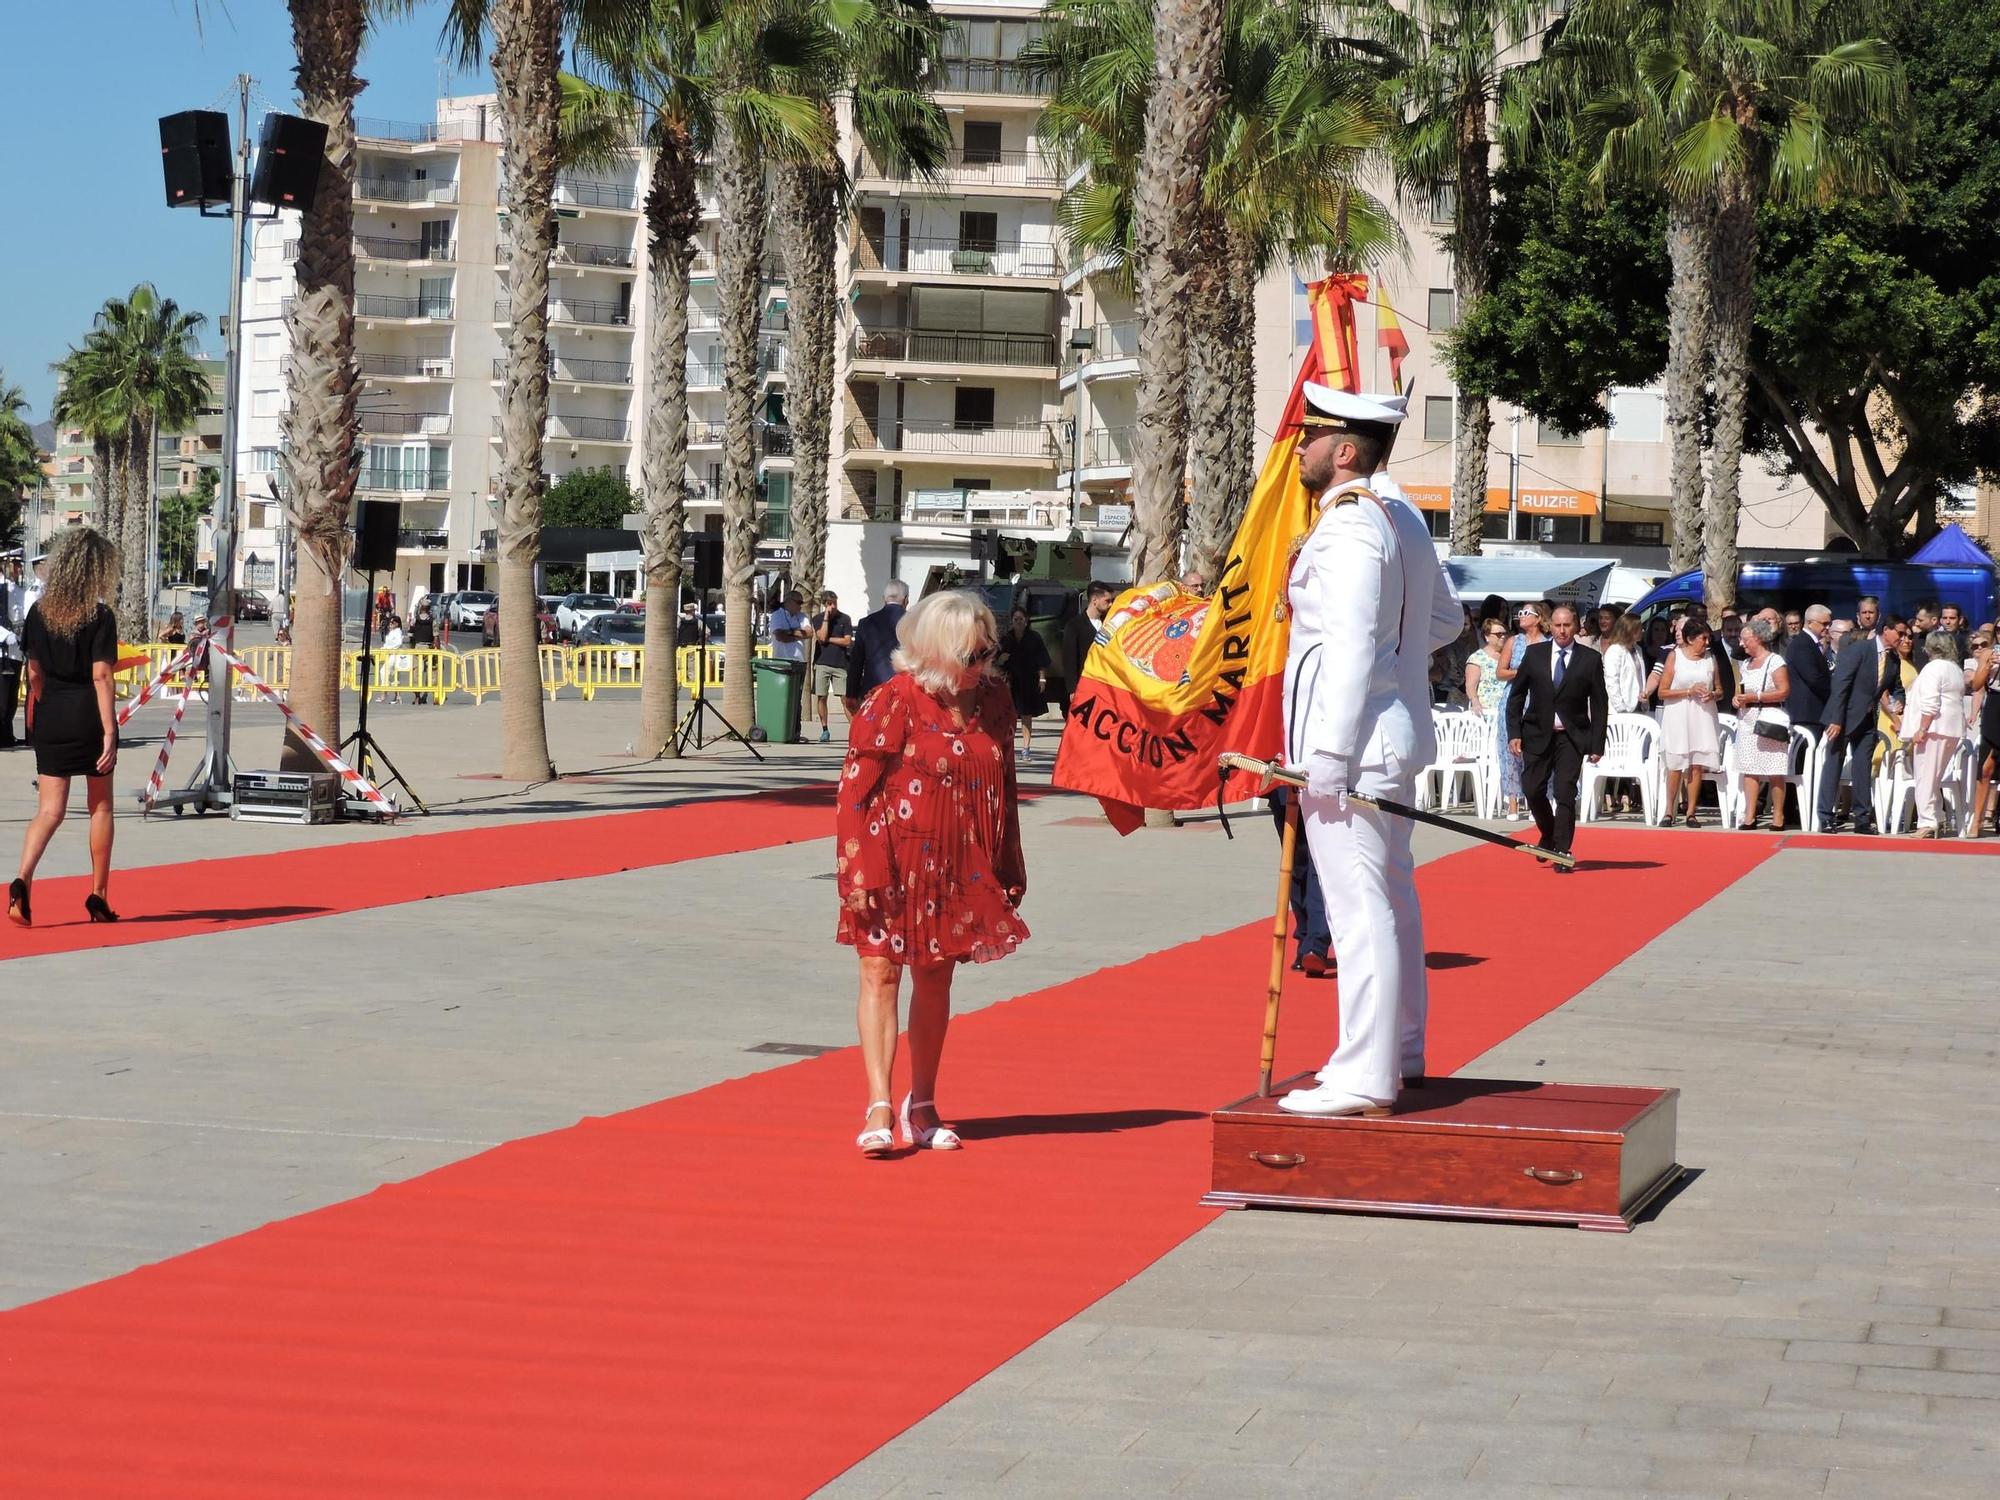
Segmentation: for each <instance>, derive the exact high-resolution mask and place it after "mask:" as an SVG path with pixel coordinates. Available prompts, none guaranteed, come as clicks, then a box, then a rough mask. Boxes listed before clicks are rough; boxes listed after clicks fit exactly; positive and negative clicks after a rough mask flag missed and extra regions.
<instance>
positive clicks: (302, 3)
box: [223, 0, 405, 771]
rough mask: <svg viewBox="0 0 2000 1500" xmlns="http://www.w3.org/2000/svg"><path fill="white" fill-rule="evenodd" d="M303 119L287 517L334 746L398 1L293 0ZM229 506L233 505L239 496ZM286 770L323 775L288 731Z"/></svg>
mask: <svg viewBox="0 0 2000 1500" xmlns="http://www.w3.org/2000/svg"><path fill="white" fill-rule="evenodd" d="M290 4H291V16H292V50H293V53H294V55H295V56H296V57H297V59H298V61H297V64H296V66H295V68H294V76H295V77H296V79H297V80H298V88H299V112H300V114H302V115H303V116H305V118H307V119H309V120H317V121H318V122H319V123H320V124H322V125H324V126H325V127H326V154H325V156H324V157H323V158H322V159H321V161H320V165H319V186H318V189H317V190H316V192H315V193H314V195H313V201H312V202H311V203H309V204H307V205H306V206H305V208H304V210H303V212H302V213H301V215H300V223H299V252H298V258H297V260H296V261H295V262H294V264H293V267H292V274H293V280H294V283H295V286H294V291H293V298H292V305H291V308H290V311H289V313H288V316H287V318H286V333H287V336H288V341H289V349H288V353H289V356H290V368H289V371H288V373H287V376H286V386H287V390H288V394H289V396H290V401H289V404H288V405H287V407H286V409H285V411H284V413H283V415H282V416H281V417H280V419H279V431H280V433H281V435H282V439H283V441H282V442H281V444H280V451H279V462H280V463H281V464H282V465H283V466H284V474H285V495H284V497H283V498H284V503H285V509H286V513H287V515H288V517H289V519H290V521H291V526H292V534H293V536H294V537H296V538H297V546H296V548H295V555H296V557H297V559H298V563H297V568H298V572H297V580H298V582H297V596H298V597H297V605H296V607H295V608H294V610H293V614H292V680H291V694H290V696H291V703H292V706H293V708H295V709H296V710H297V711H298V714H299V716H300V718H302V719H304V720H305V722H306V723H308V724H310V725H311V726H312V727H313V729H314V730H315V732H317V733H318V734H319V735H320V736H321V737H322V738H324V739H325V740H326V741H327V743H328V744H338V743H339V742H340V658H341V635H340V602H341V584H342V581H343V580H344V578H345V576H346V572H347V554H348V548H349V542H348V526H349V523H350V520H351V516H352V511H353V505H354V483H355V469H356V464H355V455H356V453H357V452H359V450H360V444H361V422H360V417H359V416H358V414H357V412H356V406H355V403H356V400H357V398H358V397H359V395H360V391H361V384H360V380H359V378H358V372H357V368H356V364H355V358H354V169H355V145H354V100H355V96H356V95H358V94H359V93H360V92H361V87H362V81H361V79H360V78H359V77H358V76H357V75H356V73H355V67H356V64H357V63H358V61H359V59H360V56H361V42H362V38H363V35H364V34H365V32H366V30H367V27H368V23H369V20H370V19H371V17H372V16H380V15H385V14H388V13H389V12H391V11H396V10H401V9H404V8H405V7H404V6H403V5H401V4H399V3H396V0H290ZM223 503H225V504H229V505H233V504H235V503H236V497H235V496H234V495H227V496H224V497H223ZM280 765H281V766H282V767H283V768H284V769H285V770H288V771H306V770H318V769H319V757H318V756H317V755H315V754H314V753H313V751H312V750H311V749H310V748H309V747H308V746H307V745H306V743H305V741H304V740H302V739H300V738H299V737H298V736H297V735H296V734H294V733H292V732H291V730H290V729H289V728H287V730H286V732H285V743H284V749H283V751H282V754H281V759H280Z"/></svg>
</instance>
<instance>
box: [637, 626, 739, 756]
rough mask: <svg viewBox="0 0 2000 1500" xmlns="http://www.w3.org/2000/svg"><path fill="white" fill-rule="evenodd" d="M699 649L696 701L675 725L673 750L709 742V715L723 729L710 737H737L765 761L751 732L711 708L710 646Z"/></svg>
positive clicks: (677, 751) (682, 752)
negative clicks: (752, 742) (706, 734)
mask: <svg viewBox="0 0 2000 1500" xmlns="http://www.w3.org/2000/svg"><path fill="white" fill-rule="evenodd" d="M700 650H701V657H700V661H701V666H700V668H699V669H698V670H697V671H696V673H695V691H694V703H693V705H692V706H690V707H689V709H688V711H687V712H686V713H685V714H683V715H681V721H680V723H679V724H677V725H675V726H674V733H673V747H674V754H676V755H685V754H687V750H688V745H689V744H690V743H692V744H693V745H694V748H695V749H697V750H699V749H701V748H702V747H703V746H704V745H705V744H706V743H707V739H705V738H704V728H703V726H704V725H705V724H706V723H707V721H708V719H709V718H710V717H713V718H714V719H715V721H716V722H717V723H719V724H720V725H721V726H722V732H721V733H720V734H715V735H711V736H708V738H713V739H717V740H734V741H736V743H737V744H739V745H741V746H742V747H743V748H744V749H745V750H748V751H749V752H750V755H751V758H752V759H753V760H757V761H762V760H763V758H764V756H763V753H762V752H761V751H760V750H758V748H757V747H756V746H755V745H753V744H751V743H750V739H749V736H747V735H745V734H744V733H743V731H742V730H740V729H738V728H737V727H736V726H735V725H734V724H732V723H730V722H729V719H728V717H727V716H726V715H724V714H723V712H722V710H721V709H719V708H710V707H709V706H708V646H707V645H706V643H704V644H703V645H702V646H701V648H700ZM666 753H667V752H666V751H664V750H662V751H661V752H660V754H659V755H656V756H654V757H653V759H655V760H659V759H660V758H661V757H663V756H664V755H665V754H666Z"/></svg>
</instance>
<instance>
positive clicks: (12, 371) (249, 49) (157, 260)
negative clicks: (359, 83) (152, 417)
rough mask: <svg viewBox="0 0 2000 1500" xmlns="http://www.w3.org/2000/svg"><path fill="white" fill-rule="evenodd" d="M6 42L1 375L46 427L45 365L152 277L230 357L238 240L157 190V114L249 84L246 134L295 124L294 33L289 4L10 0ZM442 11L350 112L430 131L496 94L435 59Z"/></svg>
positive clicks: (373, 42) (482, 81)
mask: <svg viewBox="0 0 2000 1500" xmlns="http://www.w3.org/2000/svg"><path fill="white" fill-rule="evenodd" d="M7 10H8V17H7V26H6V35H7V38H8V41H9V43H10V45H12V46H13V48H14V63H13V65H12V66H10V67H9V68H8V69H7V70H6V85H5V87H4V88H0V140H3V141H5V142H6V146H5V148H4V151H0V194H4V201H5V202H6V204H7V205H8V208H9V212H8V214H7V219H8V230H7V232H6V233H5V234H0V374H4V377H5V378H6V379H7V380H9V381H12V382H15V383H17V384H19V385H20V386H21V387H22V388H23V389H24V390H25V391H26V392H27V395H28V402H29V405H30V407H31V408H32V410H33V412H34V415H35V417H36V418H37V419H41V418H44V417H46V416H47V415H48V406H49V398H50V396H51V395H52V394H53V392H54V389H55V379H54V377H53V376H52V375H51V374H50V373H49V365H50V364H51V363H52V362H53V361H55V360H58V359H60V358H62V356H63V353H64V351H65V350H67V349H68V348H69V346H70V345H71V344H72V343H74V342H75V341H76V340H78V339H80V338H81V337H82V336H83V333H84V331H85V330H86V329H87V328H88V327H89V326H90V319H91V315H92V314H93V313H94V312H95V311H96V310H97V308H98V307H99V306H100V305H101V304H102V303H103V301H104V299H105V298H106V297H110V296H115V295H118V294H120V293H123V292H127V291H129V290H131V288H132V287H133V286H134V285H135V284H136V283H138V282H141V281H152V282H155V283H157V284H158V286H159V288H160V290H161V291H162V292H163V293H164V294H165V295H167V296H169V297H173V298H174V299H176V300H177V301H179V302H180V303H181V305H182V306H183V307H193V308H196V309H199V310H200V311H202V312H204V313H206V314H208V318H209V322H208V327H207V328H206V329H205V330H204V340H205V342H206V344H207V346H208V347H209V348H210V349H211V350H212V351H213V352H215V353H218V354H219V353H220V352H221V349H222V340H221V332H220V323H221V315H222V314H223V313H224V312H225V311H227V309H228V305H229V302H228V298H229V233H228V229H227V226H226V225H225V224H223V223H221V222H219V221H215V220H206V219H203V218H202V217H201V216H200V215H199V214H198V213H196V212H195V210H193V209H190V208H183V209H169V208H168V207H167V206H166V200H165V196H164V192H163V189H162V187H161V184H160V138H159V123H158V121H159V117H160V116H161V115H166V114H173V113H175V112H177V111H179V110H183V109H227V110H230V111H233V110H234V108H235V105H234V103H233V99H234V80H235V77H236V75H237V74H238V73H248V74H250V76H251V77H252V78H253V79H255V80H256V88H255V90H254V91H253V92H252V94H251V125H250V128H251V135H252V137H253V139H254V137H255V134H256V131H257V121H258V118H259V116H260V114H261V112H262V111H263V110H264V109H277V110H282V111H290V110H291V109H292V108H293V104H294V99H293V91H292V62H293V57H292V31H291V20H290V16H289V14H288V12H287V9H286V6H285V4H284V0H204V3H203V4H202V5H201V7H200V15H201V23H202V24H201V27H200V29H199V31H197V28H196V24H195V18H196V6H195V3H194V0H16V3H14V4H11V5H9V6H8V7H7ZM443 12H444V6H443V5H442V4H440V3H429V4H422V5H419V6H418V7H417V8H416V11H415V14H414V15H412V16H410V17H408V18H405V19H403V20H401V21H397V22H395V23H393V24H391V25H388V26H386V27H384V28H382V29H380V30H379V31H377V32H376V33H375V34H373V35H371V36H370V37H369V39H368V42H367V45H366V46H365V48H364V49H363V52H362V57H361V70H360V71H361V76H362V77H363V78H365V79H367V80H368V87H367V88H366V89H365V90H364V91H363V92H362V95H361V98H360V99H359V100H358V101H357V103H356V105H355V110H356V113H358V114H365V115H382V116H387V117H388V118H390V119H396V120H428V119H430V118H431V117H432V109H431V101H432V100H433V99H435V98H436V97H437V95H438V92H439V85H440V82H441V81H442V83H443V86H444V89H445V91H446V92H452V93H477V92H484V91H486V90H487V89H488V88H490V81H489V79H488V77H487V75H486V73H485V72H484V70H483V69H482V70H480V71H478V72H471V73H465V72H458V71H456V70H454V68H453V66H452V65H451V64H450V63H448V62H443V61H441V60H440V59H441V58H442V56H443V54H444V48H443V47H441V46H440V45H439V43H438V28H439V25H440V24H441V20H442V17H443Z"/></svg>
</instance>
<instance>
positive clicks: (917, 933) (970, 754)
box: [835, 672, 1028, 964]
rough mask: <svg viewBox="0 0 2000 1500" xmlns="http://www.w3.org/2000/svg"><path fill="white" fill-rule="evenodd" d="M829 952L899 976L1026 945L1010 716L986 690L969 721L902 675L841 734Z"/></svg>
mask: <svg viewBox="0 0 2000 1500" xmlns="http://www.w3.org/2000/svg"><path fill="white" fill-rule="evenodd" d="M835 830H836V846H837V849H838V856H839V857H838V864H837V869H838V871H839V882H840V931H839V934H838V936H839V940H840V941H841V942H843V943H851V944H852V945H853V946H854V947H855V948H857V949H858V950H860V951H861V952H862V953H865V954H869V955H871V956H873V957H878V958H887V959H891V960H893V961H895V962H896V963H899V964H922V963H942V962H945V961H946V960H956V959H969V960H971V961H972V962H974V963H984V962H986V961H987V960H989V959H995V958H1001V957H1004V956H1005V955H1007V954H1008V953H1011V952H1013V950H1014V949H1015V948H1016V947H1018V946H1019V945H1020V944H1021V942H1022V940H1023V939H1025V938H1026V937H1027V936H1028V929H1027V927H1026V925H1025V924H1023V923H1022V921H1021V918H1020V914H1019V913H1018V912H1017V911H1016V910H1015V907H1016V906H1017V905H1018V904H1019V902H1020V900H1021V893H1022V892H1023V890H1025V889H1026V887H1027V883H1028V876H1027V868H1026V866H1025V865H1024V864H1023V863H1022V859H1021V819H1020V813H1019V810H1018V808H1017V807H1016V805H1015V782H1014V705H1013V702H1012V701H1011V700H1010V699H1009V697H1008V696H1007V687H1006V684H1005V683H1000V682H989V683H987V684H985V685H984V686H983V687H982V688H981V689H980V693H979V697H978V699H977V701H976V702H975V704H974V706H973V709H972V712H971V714H970V716H969V720H968V719H967V718H965V717H962V716H961V715H960V714H959V713H958V711H957V710H955V709H951V708H947V707H946V706H945V705H944V704H942V703H940V702H938V700H937V699H935V698H933V697H932V696H931V695H930V694H929V693H927V692H925V691H924V690H923V688H921V687H919V686H918V685H917V681H916V679H915V678H913V677H911V676H910V675H909V673H907V672H899V673H897V674H896V675H895V676H894V677H892V678H890V679H889V680H888V681H887V682H885V683H883V684H882V685H881V686H880V687H878V688H876V689H875V691H874V692H872V693H870V694H869V695H868V696H867V698H866V699H864V700H863V701H862V704H861V708H860V711H859V712H858V713H856V714H855V716H854V722H853V723H852V724H851V725H849V726H848V737H847V763H846V764H845V765H844V766H842V767H841V773H840V806H839V813H838V815H837V818H836V822H835Z"/></svg>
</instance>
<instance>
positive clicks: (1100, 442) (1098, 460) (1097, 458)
mask: <svg viewBox="0 0 2000 1500" xmlns="http://www.w3.org/2000/svg"><path fill="white" fill-rule="evenodd" d="M1083 467H1084V471H1085V472H1086V473H1088V472H1089V471H1090V470H1092V469H1124V470H1130V469H1131V467H1132V429H1131V428H1129V427H1093V428H1091V429H1090V431H1088V432H1086V433H1085V434H1084V435H1083Z"/></svg>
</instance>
